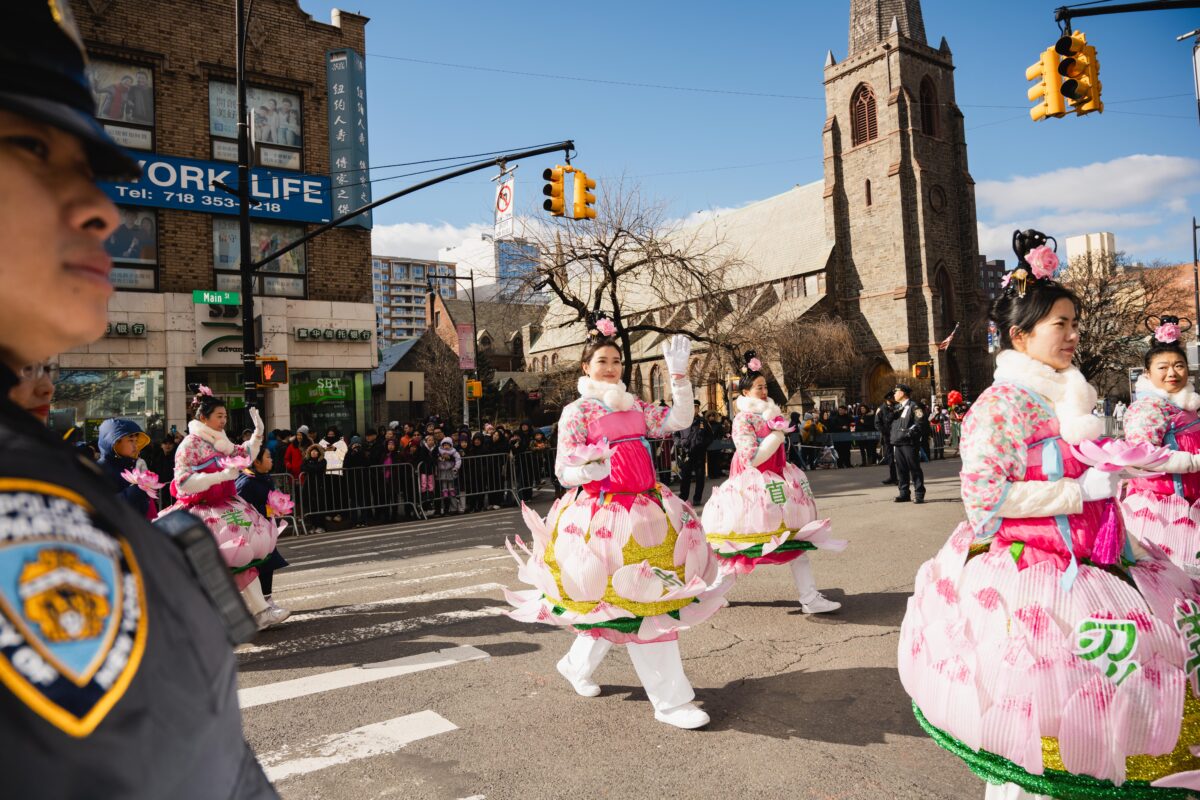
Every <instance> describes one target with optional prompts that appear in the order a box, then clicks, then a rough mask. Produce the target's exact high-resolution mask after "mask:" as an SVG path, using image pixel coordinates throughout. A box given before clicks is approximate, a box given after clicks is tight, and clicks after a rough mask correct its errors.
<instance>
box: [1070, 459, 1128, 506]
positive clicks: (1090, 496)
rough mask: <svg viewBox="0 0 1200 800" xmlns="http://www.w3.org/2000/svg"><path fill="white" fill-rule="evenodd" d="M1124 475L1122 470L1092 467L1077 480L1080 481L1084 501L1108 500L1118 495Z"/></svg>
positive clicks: (1080, 490)
mask: <svg viewBox="0 0 1200 800" xmlns="http://www.w3.org/2000/svg"><path fill="white" fill-rule="evenodd" d="M1122 479H1123V477H1122V475H1121V473H1120V472H1104V471H1103V470H1098V469H1096V468H1095V467H1091V468H1089V469H1088V471H1087V472H1085V473H1083V475H1081V476H1079V478H1077V479H1076V480H1077V481H1078V483H1079V493H1080V494H1081V495H1082V496H1083V502H1085V503H1089V502H1091V501H1093V500H1107V499H1109V498H1110V497H1116V495H1117V489H1118V488H1119V487H1120V486H1121V481H1122Z"/></svg>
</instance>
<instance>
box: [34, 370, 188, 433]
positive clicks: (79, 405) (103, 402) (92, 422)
mask: <svg viewBox="0 0 1200 800" xmlns="http://www.w3.org/2000/svg"><path fill="white" fill-rule="evenodd" d="M163 381H164V378H163V370H161V369H150V370H137V369H96V370H93V369H64V370H62V371H60V373H59V376H58V382H57V383H55V384H54V402H53V404H52V405H51V408H50V428H51V429H52V430H55V431H59V432H61V433H66V432H67V431H69V430H70V429H71V428H79V429H82V430H83V431H84V437H85V438H86V439H87V440H88V441H89V442H94V441H96V436H97V433H98V431H99V428H100V423H101V422H104V420H106V419H109V418H110V417H122V418H126V419H132V420H133V421H134V422H136V423H137V424H138V425H141V426H142V429H143V430H145V431H146V432H147V433H148V434H150V437H151V438H152V439H155V440H158V439H161V438H162V437H163V434H164V433H165V430H164V419H165V414H166V390H165V387H164V383H163Z"/></svg>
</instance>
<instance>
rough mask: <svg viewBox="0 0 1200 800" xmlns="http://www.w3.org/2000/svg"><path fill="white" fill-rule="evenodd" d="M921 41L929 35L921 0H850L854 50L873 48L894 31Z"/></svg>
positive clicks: (851, 53)
mask: <svg viewBox="0 0 1200 800" xmlns="http://www.w3.org/2000/svg"><path fill="white" fill-rule="evenodd" d="M893 26H895V29H896V31H897V32H899V34H900V35H901V36H903V37H904V38H906V39H911V40H912V41H914V42H919V43H920V44H928V42H927V41H926V39H925V20H924V19H923V18H922V17H921V0H850V53H849V55H851V56H853V55H854V54H856V53H861V52H862V51H863V50H870V49H871V48H872V47H874V46H875V45H877V44H879V43H880V42H882V41H883V40H884V39H886V38H887V37H888V35H889V34H890V33H892V30H893Z"/></svg>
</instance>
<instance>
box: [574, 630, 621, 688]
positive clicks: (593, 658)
mask: <svg viewBox="0 0 1200 800" xmlns="http://www.w3.org/2000/svg"><path fill="white" fill-rule="evenodd" d="M611 649H612V642H610V641H609V640H608V639H599V638H595V637H592V636H576V637H575V641H574V643H573V644H572V645H571V649H570V650H568V651H567V657H566V659H565V661H566V662H567V664H568V666H569V667H570V670H571V672H572V673H573V674H574V675H575V677H576V678H583V679H587V678H590V677H591V676H592V673H593V672H595V671H596V667H598V666H600V662H601V661H603V660H604V657H605V656H606V655H608V651H609V650H611Z"/></svg>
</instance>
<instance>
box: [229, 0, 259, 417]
mask: <svg viewBox="0 0 1200 800" xmlns="http://www.w3.org/2000/svg"><path fill="white" fill-rule="evenodd" d="M234 6H235V10H236V13H237V25H236V31H237V47H236V59H237V65H236V67H237V79H236V80H237V114H238V168H237V175H238V185H237V198H238V244H239V245H240V250H241V267H242V268H241V277H242V393H243V396H244V397H245V399H246V408H247V409H249V408H250V407H251V406H254V405H257V403H258V365H257V362H256V361H255V349H256V347H257V342H256V341H255V338H256V337H255V335H254V280H255V270H254V264H253V263H252V262H251V259H250V122H249V119H248V109H247V107H246V26H247V19H246V0H236V2H235V3H234Z"/></svg>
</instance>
